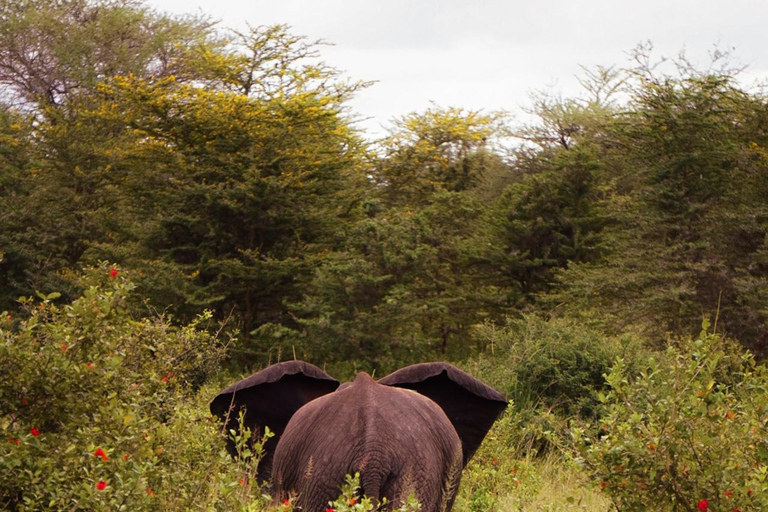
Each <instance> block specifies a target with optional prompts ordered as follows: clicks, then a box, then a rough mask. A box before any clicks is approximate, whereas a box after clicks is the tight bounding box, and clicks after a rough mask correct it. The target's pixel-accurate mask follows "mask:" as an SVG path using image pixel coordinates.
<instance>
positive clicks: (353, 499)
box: [349, 498, 357, 505]
mask: <svg viewBox="0 0 768 512" xmlns="http://www.w3.org/2000/svg"><path fill="white" fill-rule="evenodd" d="M355 503H357V500H356V499H355V498H349V504H350V505H354V504H355Z"/></svg>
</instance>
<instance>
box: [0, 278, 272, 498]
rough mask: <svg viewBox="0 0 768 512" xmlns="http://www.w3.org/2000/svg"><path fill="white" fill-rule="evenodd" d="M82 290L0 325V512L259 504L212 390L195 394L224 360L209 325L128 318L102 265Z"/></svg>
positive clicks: (119, 286)
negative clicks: (224, 432)
mask: <svg viewBox="0 0 768 512" xmlns="http://www.w3.org/2000/svg"><path fill="white" fill-rule="evenodd" d="M83 284H84V291H83V293H82V296H80V297H79V298H77V299H75V300H74V301H72V302H71V303H70V304H66V305H59V304H57V302H56V299H57V298H58V294H56V293H51V294H48V295H43V294H39V297H40V300H34V299H33V298H30V297H27V298H24V299H21V302H22V306H23V309H24V311H25V312H24V314H21V315H11V314H8V313H4V314H3V317H2V320H0V374H2V375H4V376H6V377H10V378H3V379H1V380H0V436H1V437H0V440H1V441H0V509H4V510H5V509H9V510H17V511H26V510H117V509H122V510H134V511H142V510H195V509H200V510H234V509H237V508H238V507H243V506H245V504H247V503H252V502H254V500H255V502H256V503H257V504H259V503H262V504H263V501H260V496H261V491H260V489H259V488H258V487H255V486H252V485H251V479H250V478H249V477H248V472H249V471H250V467H249V466H248V465H247V464H245V463H242V462H241V463H237V462H236V463H233V462H232V460H231V459H230V457H229V456H228V455H227V454H226V451H225V449H224V443H223V441H222V440H221V439H220V436H221V433H220V431H219V430H220V429H219V425H218V423H217V422H216V421H214V419H213V418H212V417H211V415H210V413H209V412H208V407H207V401H208V399H209V397H210V396H213V395H215V391H214V390H213V389H208V388H203V389H202V391H201V392H198V388H199V386H200V385H201V383H202V382H204V381H205V380H207V379H208V378H209V377H210V376H211V373H212V372H213V371H214V370H215V369H216V368H217V366H218V361H219V359H220V358H221V357H222V355H223V344H222V342H221V340H218V339H217V338H216V337H215V336H213V335H211V334H210V333H208V332H207V331H206V330H205V329H204V328H203V327H204V326H205V324H206V323H207V322H208V321H209V316H208V315H207V314H204V315H202V316H200V317H199V318H198V319H197V320H196V321H195V322H193V323H192V324H190V325H187V326H181V327H175V326H173V325H171V324H170V323H169V322H168V321H167V319H165V318H163V317H162V316H153V317H147V318H141V319H134V318H132V317H131V315H130V314H129V312H128V310H127V308H126V304H127V301H128V299H129V296H130V295H131V292H132V290H133V285H132V284H131V282H130V281H128V280H127V279H125V277H124V276H123V275H122V273H121V272H119V271H118V270H117V269H116V268H110V267H109V266H107V265H101V266H100V267H97V268H93V269H90V270H88V271H86V273H85V275H84V276H83ZM19 316H21V317H23V319H19V318H18V317H19ZM217 388H218V386H217ZM249 506H250V505H249Z"/></svg>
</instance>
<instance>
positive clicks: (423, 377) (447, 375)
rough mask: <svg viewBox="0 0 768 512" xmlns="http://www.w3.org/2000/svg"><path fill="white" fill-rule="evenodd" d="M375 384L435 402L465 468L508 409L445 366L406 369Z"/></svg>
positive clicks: (483, 388) (489, 391)
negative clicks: (458, 444)
mask: <svg viewBox="0 0 768 512" xmlns="http://www.w3.org/2000/svg"><path fill="white" fill-rule="evenodd" d="M378 382H379V384H384V385H385V386H395V387H399V388H406V389H412V390H414V391H416V392H418V393H420V394H422V395H424V396H426V397H428V398H431V399H432V400H433V401H434V402H436V403H437V404H438V405H439V406H440V407H441V408H442V409H443V411H444V412H445V415H446V416H448V419H449V420H451V423H452V424H453V427H454V428H455V429H456V432H457V433H458V434H459V438H460V439H461V444H462V452H463V455H464V465H465V466H466V464H467V462H469V459H471V458H472V455H474V453H475V451H476V450H477V449H478V447H479V446H480V443H482V442H483V439H484V438H485V435H486V434H487V433H488V430H490V428H491V425H493V422H494V421H496V419H497V418H498V417H499V415H501V413H502V412H503V411H504V409H505V408H506V407H507V401H506V400H505V399H504V397H503V396H502V395H501V393H499V392H498V391H496V390H495V389H493V388H491V387H488V386H486V385H485V384H483V383H482V382H480V381H479V380H477V379H476V378H474V377H472V376H471V375H469V374H468V373H466V372H463V371H462V370H459V369H458V368H456V367H455V366H453V365H451V364H448V363H421V364H414V365H412V366H406V367H405V368H401V369H400V370H397V371H396V372H394V373H390V374H389V375H387V376H386V377H384V378H382V379H380V380H379V381H378Z"/></svg>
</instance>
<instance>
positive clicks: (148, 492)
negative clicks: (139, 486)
mask: <svg viewBox="0 0 768 512" xmlns="http://www.w3.org/2000/svg"><path fill="white" fill-rule="evenodd" d="M147 494H149V495H150V496H154V495H155V491H153V490H152V489H150V488H149V487H147Z"/></svg>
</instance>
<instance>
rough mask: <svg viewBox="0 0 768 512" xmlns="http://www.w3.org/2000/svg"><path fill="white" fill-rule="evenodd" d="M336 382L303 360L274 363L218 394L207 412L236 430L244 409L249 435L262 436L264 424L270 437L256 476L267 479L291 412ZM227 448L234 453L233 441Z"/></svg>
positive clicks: (228, 427)
mask: <svg viewBox="0 0 768 512" xmlns="http://www.w3.org/2000/svg"><path fill="white" fill-rule="evenodd" d="M338 387H339V382H338V381H337V380H336V379H334V378H333V377H331V376H330V375H328V374H327V373H325V372H324V371H322V370H321V369H320V368H318V367H316V366H313V365H311V364H309V363H305V362H304V361H287V362H285V363H278V364H274V365H272V366H270V367H268V368H265V369H264V370H261V371H260V372H257V373H254V374H253V375H251V376H250V377H247V378H245V379H243V380H241V381H240V382H237V383H235V384H233V385H231V386H229V387H228V388H227V389H225V390H224V391H222V392H221V393H219V394H218V395H217V396H216V398H214V399H213V401H212V402H211V412H212V413H213V414H214V415H216V416H218V417H219V418H221V419H222V420H224V421H225V423H226V425H225V427H226V429H227V431H229V430H230V429H237V427H238V416H239V413H240V410H241V409H243V408H245V426H247V427H250V429H251V432H252V435H254V436H263V435H264V427H269V430H270V431H272V432H274V434H275V435H274V436H273V437H272V438H271V439H270V440H269V441H268V442H267V443H266V444H265V446H264V452H265V453H264V456H263V457H262V459H261V461H260V462H259V469H258V476H259V478H261V479H262V480H268V479H269V473H270V471H271V467H272V456H273V455H274V452H275V447H276V446H277V442H278V440H279V439H280V436H281V435H282V433H283V431H284V430H285V427H286V425H287V424H288V421H289V420H290V419H291V417H292V416H293V414H294V413H295V412H296V411H298V410H299V409H300V408H301V407H302V406H303V405H304V404H306V403H307V402H310V401H312V400H314V399H315V398H317V397H320V396H323V395H326V394H328V393H332V392H333V391H335V390H336V388H338ZM227 449H228V450H229V452H230V453H231V454H232V455H233V456H234V455H236V451H235V446H234V442H232V441H231V440H229V441H228V443H227Z"/></svg>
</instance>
